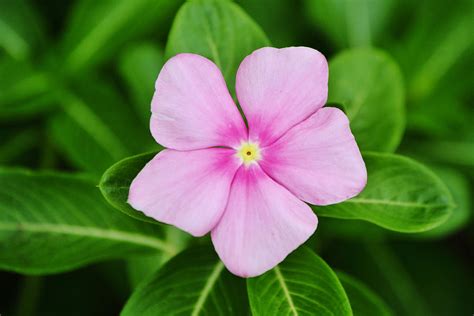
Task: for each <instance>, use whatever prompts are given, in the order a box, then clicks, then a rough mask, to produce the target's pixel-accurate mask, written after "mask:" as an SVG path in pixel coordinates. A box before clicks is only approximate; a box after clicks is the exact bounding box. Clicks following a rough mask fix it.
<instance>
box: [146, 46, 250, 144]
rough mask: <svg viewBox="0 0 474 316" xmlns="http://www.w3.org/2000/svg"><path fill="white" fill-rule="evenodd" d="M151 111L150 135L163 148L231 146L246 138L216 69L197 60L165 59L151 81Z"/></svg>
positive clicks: (206, 61)
mask: <svg viewBox="0 0 474 316" xmlns="http://www.w3.org/2000/svg"><path fill="white" fill-rule="evenodd" d="M151 110H152V117H151V122H150V129H151V133H152V134H153V137H154V138H155V139H156V141H157V142H158V143H160V144H161V145H163V146H165V147H168V148H173V149H178V150H190V149H201V148H207V147H213V146H230V147H236V146H238V145H239V144H240V141H241V139H244V138H246V137H247V131H246V127H245V124H244V121H243V120H242V116H241V115H240V113H239V111H238V109H237V107H236V106H235V103H234V101H233V100H232V98H231V96H230V94H229V91H228V90H227V86H226V83H225V81H224V78H223V77H222V74H221V72H220V70H219V68H217V66H216V65H215V64H214V63H213V62H211V61H210V60H209V59H207V58H204V57H202V56H199V55H195V54H179V55H176V56H175V57H173V58H171V59H170V60H168V62H167V63H166V64H165V65H164V66H163V69H162V70H161V72H160V74H159V76H158V79H157V80H156V84H155V95H154V96H153V101H152V105H151Z"/></svg>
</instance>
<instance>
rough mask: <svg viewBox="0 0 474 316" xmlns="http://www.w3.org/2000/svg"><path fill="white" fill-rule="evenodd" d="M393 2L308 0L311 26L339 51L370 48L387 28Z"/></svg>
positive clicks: (386, 0) (306, 2) (389, 0)
mask: <svg viewBox="0 0 474 316" xmlns="http://www.w3.org/2000/svg"><path fill="white" fill-rule="evenodd" d="M394 4H395V3H394V1H393V0H376V1H374V0H306V1H305V5H306V6H305V7H306V10H307V12H308V15H309V17H310V20H311V22H313V24H314V25H315V26H316V27H318V28H319V29H320V30H321V31H323V32H324V33H325V34H326V35H327V36H328V37H329V39H330V40H331V41H332V42H333V43H334V44H336V45H337V46H339V47H356V46H370V45H372V44H373V43H374V42H375V40H376V39H377V37H378V36H379V35H381V34H382V33H383V31H384V29H385V27H386V26H387V22H388V21H389V16H390V13H391V12H393V10H392V8H393V5H394Z"/></svg>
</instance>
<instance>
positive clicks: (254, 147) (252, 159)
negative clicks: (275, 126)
mask: <svg viewBox="0 0 474 316" xmlns="http://www.w3.org/2000/svg"><path fill="white" fill-rule="evenodd" d="M236 155H237V157H238V158H239V159H240V160H241V161H242V163H243V164H244V165H246V166H249V165H250V164H252V163H256V162H257V161H258V160H259V159H260V158H261V157H262V156H261V154H260V148H259V147H258V144H256V143H251V142H242V144H241V145H240V147H239V148H237V153H236Z"/></svg>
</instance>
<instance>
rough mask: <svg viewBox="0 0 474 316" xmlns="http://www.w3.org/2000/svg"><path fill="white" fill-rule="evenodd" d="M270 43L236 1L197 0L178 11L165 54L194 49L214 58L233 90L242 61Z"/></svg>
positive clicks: (192, 51) (191, 51) (169, 54)
mask: <svg viewBox="0 0 474 316" xmlns="http://www.w3.org/2000/svg"><path fill="white" fill-rule="evenodd" d="M268 45H269V41H268V39H267V38H266V36H265V34H264V33H263V31H262V30H261V29H260V27H259V26H258V25H257V24H255V22H254V21H252V19H251V18H250V17H249V16H248V15H247V14H246V13H245V12H244V11H243V10H242V9H241V8H240V7H239V6H237V5H236V4H234V3H232V2H230V1H227V0H194V1H189V2H186V3H185V4H184V5H183V6H182V7H181V9H180V10H179V11H178V14H177V15H176V18H175V20H174V22H173V26H172V28H171V32H170V35H169V38H168V43H167V46H166V56H168V57H171V56H173V55H176V54H178V53H195V54H199V55H202V56H205V57H207V58H209V59H211V60H212V61H214V63H216V65H217V66H218V67H219V68H220V69H221V71H222V73H223V75H224V78H225V79H226V82H227V86H228V87H229V89H230V90H231V91H233V90H234V82H235V73H236V71H237V68H238V66H239V64H240V62H241V61H242V60H243V59H244V57H245V56H247V55H249V54H250V53H251V52H252V51H254V50H255V49H257V48H260V47H263V46H268Z"/></svg>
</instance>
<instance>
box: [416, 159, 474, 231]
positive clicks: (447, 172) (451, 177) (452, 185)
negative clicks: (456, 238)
mask: <svg viewBox="0 0 474 316" xmlns="http://www.w3.org/2000/svg"><path fill="white" fill-rule="evenodd" d="M432 169H433V171H434V172H435V173H436V174H437V175H438V176H439V177H440V179H441V180H443V182H444V183H445V184H446V186H447V187H448V189H449V191H450V192H451V194H452V195H453V200H454V203H455V207H454V208H453V212H452V215H451V216H450V217H449V218H448V220H447V221H446V222H444V223H443V224H442V225H440V226H438V227H436V228H435V229H432V230H429V231H426V232H424V233H422V234H417V235H416V236H415V237H423V238H424V237H430V238H434V237H435V238H441V237H445V236H447V235H449V234H452V233H455V232H457V231H459V230H460V229H462V228H464V227H465V226H466V225H467V224H468V223H469V220H470V219H471V216H472V215H471V206H472V201H471V194H470V187H469V182H468V181H467V178H466V177H465V176H464V175H463V174H462V173H460V172H458V171H456V170H454V169H449V168H439V167H435V168H432Z"/></svg>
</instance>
